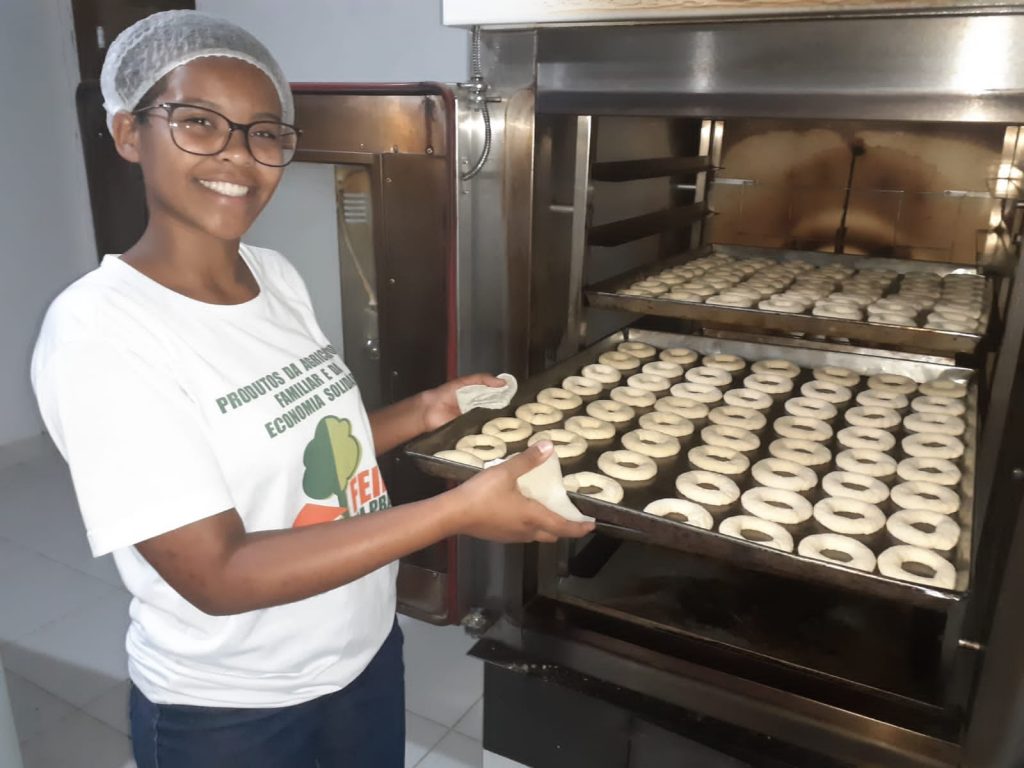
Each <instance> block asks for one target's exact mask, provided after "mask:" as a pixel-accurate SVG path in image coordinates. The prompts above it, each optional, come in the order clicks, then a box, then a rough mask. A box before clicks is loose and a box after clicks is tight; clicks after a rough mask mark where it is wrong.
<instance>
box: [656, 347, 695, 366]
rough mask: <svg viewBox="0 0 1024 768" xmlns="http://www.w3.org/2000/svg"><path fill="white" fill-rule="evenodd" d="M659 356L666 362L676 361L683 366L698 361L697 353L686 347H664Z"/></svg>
mask: <svg viewBox="0 0 1024 768" xmlns="http://www.w3.org/2000/svg"><path fill="white" fill-rule="evenodd" d="M658 357H659V358H660V359H662V360H664V361H665V362H666V363H675V364H676V365H678V366H681V367H683V368H687V367H689V366H691V365H693V364H694V363H695V362H697V353H696V352H694V351H693V350H692V349H686V348H685V347H672V348H671V349H663V350H661V354H660V355H659V356H658Z"/></svg>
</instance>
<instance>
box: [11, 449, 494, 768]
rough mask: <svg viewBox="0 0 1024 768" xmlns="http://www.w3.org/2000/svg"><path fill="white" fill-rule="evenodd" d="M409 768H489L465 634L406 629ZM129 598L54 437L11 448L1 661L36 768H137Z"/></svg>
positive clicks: (476, 668)
mask: <svg viewBox="0 0 1024 768" xmlns="http://www.w3.org/2000/svg"><path fill="white" fill-rule="evenodd" d="M401 622H402V627H403V629H404V630H405V637H406V640H405V665H406V703H407V706H408V710H407V712H406V731H407V735H406V759H405V764H406V766H407V768H411V766H420V767H421V768H463V767H464V766H465V767H469V766H480V765H482V760H483V758H482V751H481V744H480V739H481V729H482V719H483V701H482V698H481V697H482V694H483V670H482V668H481V665H480V662H479V661H477V660H475V659H471V658H469V657H468V656H466V651H467V650H468V649H469V647H470V646H471V645H472V640H471V639H470V638H468V637H467V636H466V635H465V633H464V632H463V631H462V630H461V629H458V628H452V627H449V628H437V627H432V626H429V625H426V624H422V623H420V622H417V621H413V620H410V619H405V618H403V619H401ZM127 623H128V595H127V593H126V591H125V590H124V588H123V587H122V586H121V583H120V580H119V579H118V575H117V572H116V570H115V569H114V564H113V562H112V560H111V559H110V558H109V557H106V558H101V559H99V560H94V559H92V557H91V556H90V555H89V552H88V548H87V546H86V542H85V533H84V531H83V528H82V522H81V519H80V518H79V516H78V511H77V508H76V506H75V501H74V495H73V492H72V488H71V481H70V479H69V477H68V473H67V469H66V467H65V465H64V462H63V461H62V460H61V458H60V456H59V455H58V454H57V452H56V450H55V449H54V448H53V446H52V444H50V443H49V441H48V440H46V439H40V440H39V441H36V442H34V443H25V444H21V445H19V446H17V448H16V450H11V449H10V448H8V449H4V448H2V447H0V657H2V659H3V665H4V667H6V671H7V682H8V686H9V690H10V697H11V704H12V706H13V709H14V719H15V726H16V728H17V730H18V738H19V740H20V742H21V749H22V753H23V757H24V762H25V768H70V767H71V766H74V768H134V765H135V763H134V761H133V760H132V758H131V746H130V743H129V741H128V735H127V734H128V725H127V714H126V697H127V692H128V683H127V672H126V659H125V652H124V632H125V628H126V627H127Z"/></svg>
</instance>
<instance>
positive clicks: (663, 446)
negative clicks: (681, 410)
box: [622, 429, 680, 459]
mask: <svg viewBox="0 0 1024 768" xmlns="http://www.w3.org/2000/svg"><path fill="white" fill-rule="evenodd" d="M622 447H623V448H625V449H626V450H627V451H635V452H636V453H639V454H641V455H643V456H650V457H651V458H652V459H667V458H669V457H671V456H677V455H678V454H679V450H680V448H679V441H678V440H677V439H676V438H674V437H669V436H668V435H666V434H665V433H664V432H655V431H654V430H653V429H634V430H633V431H632V432H627V433H626V434H624V435H623V436H622Z"/></svg>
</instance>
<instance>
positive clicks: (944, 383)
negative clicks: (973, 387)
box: [917, 379, 967, 397]
mask: <svg viewBox="0 0 1024 768" xmlns="http://www.w3.org/2000/svg"><path fill="white" fill-rule="evenodd" d="M917 391H918V392H920V393H921V394H922V395H930V396H932V397H967V385H966V384H965V383H963V382H961V381H953V379H933V380H932V381H926V382H925V383H924V384H922V385H921V386H919V387H918V388H917Z"/></svg>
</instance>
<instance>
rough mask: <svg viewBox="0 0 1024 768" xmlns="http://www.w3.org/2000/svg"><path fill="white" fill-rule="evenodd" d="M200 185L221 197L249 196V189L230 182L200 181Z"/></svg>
mask: <svg viewBox="0 0 1024 768" xmlns="http://www.w3.org/2000/svg"><path fill="white" fill-rule="evenodd" d="M199 183H200V184H202V185H203V186H204V187H206V188H207V189H209V190H212V191H213V192H216V193H217V194H219V195H227V196H228V197H245V196H246V195H247V194H249V188H248V187H243V186H242V185H241V184H232V183H231V182H230V181H206V180H204V179H200V180H199Z"/></svg>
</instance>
